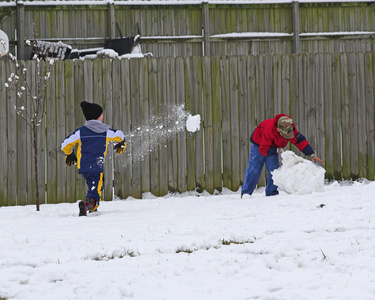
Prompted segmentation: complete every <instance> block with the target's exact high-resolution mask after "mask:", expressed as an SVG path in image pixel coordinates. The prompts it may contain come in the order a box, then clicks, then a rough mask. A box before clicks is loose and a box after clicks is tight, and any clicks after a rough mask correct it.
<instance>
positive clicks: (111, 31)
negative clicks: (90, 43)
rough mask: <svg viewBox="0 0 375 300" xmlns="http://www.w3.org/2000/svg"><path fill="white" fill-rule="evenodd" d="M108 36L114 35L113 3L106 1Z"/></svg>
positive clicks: (111, 37)
mask: <svg viewBox="0 0 375 300" xmlns="http://www.w3.org/2000/svg"><path fill="white" fill-rule="evenodd" d="M108 36H109V38H110V39H114V38H115V37H116V22H115V4H114V3H108Z"/></svg>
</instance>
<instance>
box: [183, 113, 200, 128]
mask: <svg viewBox="0 0 375 300" xmlns="http://www.w3.org/2000/svg"><path fill="white" fill-rule="evenodd" d="M200 127H201V116H200V115H195V116H192V115H189V116H188V118H187V120H186V129H187V131H190V132H196V131H197V130H199V129H200Z"/></svg>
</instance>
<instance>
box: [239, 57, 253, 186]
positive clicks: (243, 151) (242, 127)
mask: <svg viewBox="0 0 375 300" xmlns="http://www.w3.org/2000/svg"><path fill="white" fill-rule="evenodd" d="M238 77H239V78H238V80H239V89H238V90H239V115H238V116H239V119H238V121H239V174H238V176H239V184H240V185H242V184H243V180H244V178H245V173H246V168H247V162H248V158H249V150H248V149H249V135H250V133H249V120H250V119H251V115H249V113H248V111H249V108H248V106H249V103H248V97H247V95H248V90H247V80H248V73H247V60H246V57H245V56H241V57H240V58H239V62H238Z"/></svg>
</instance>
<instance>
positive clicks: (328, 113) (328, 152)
mask: <svg viewBox="0 0 375 300" xmlns="http://www.w3.org/2000/svg"><path fill="white" fill-rule="evenodd" d="M334 66H336V64H335V63H334V62H332V58H331V56H330V55H325V56H324V67H323V72H324V75H323V78H324V82H325V83H326V85H327V88H326V89H324V110H325V114H324V123H323V124H324V125H323V126H324V128H325V134H324V135H323V136H322V138H323V137H324V144H325V149H324V156H322V155H321V154H320V153H318V154H317V155H318V156H319V155H320V156H319V157H321V158H322V159H323V161H324V163H325V169H326V176H327V178H330V179H332V178H333V177H334V175H333V174H334V169H333V166H334V165H333V162H334V160H335V159H337V158H339V157H337V153H335V154H334V150H335V149H337V147H335V145H336V143H335V141H337V137H338V138H339V137H340V136H339V134H338V133H337V132H335V131H336V126H335V122H337V121H339V122H340V121H341V120H340V119H339V120H335V116H337V112H338V107H339V106H336V105H335V103H337V101H339V97H337V96H336V95H335V97H333V95H334V91H333V81H334V80H335V78H336V79H337V78H338V77H339V76H337V74H336V75H333V74H334V72H335V69H337V67H334ZM335 100H336V101H335ZM340 166H341V162H340Z"/></svg>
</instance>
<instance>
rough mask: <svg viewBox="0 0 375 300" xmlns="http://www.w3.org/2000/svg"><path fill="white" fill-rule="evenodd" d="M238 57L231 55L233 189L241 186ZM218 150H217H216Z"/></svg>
mask: <svg viewBox="0 0 375 300" xmlns="http://www.w3.org/2000/svg"><path fill="white" fill-rule="evenodd" d="M237 62H238V58H237V57H233V56H232V57H229V87H230V90H229V92H230V96H229V101H230V102H229V103H230V106H229V107H230V132H231V162H232V163H231V179H232V185H231V189H232V190H238V188H239V186H240V134H239V131H240V125H239V115H240V114H239V110H238V109H239V76H238V65H237ZM215 152H216V151H215Z"/></svg>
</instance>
